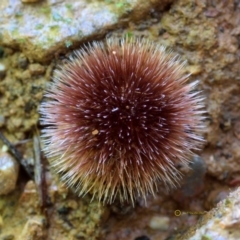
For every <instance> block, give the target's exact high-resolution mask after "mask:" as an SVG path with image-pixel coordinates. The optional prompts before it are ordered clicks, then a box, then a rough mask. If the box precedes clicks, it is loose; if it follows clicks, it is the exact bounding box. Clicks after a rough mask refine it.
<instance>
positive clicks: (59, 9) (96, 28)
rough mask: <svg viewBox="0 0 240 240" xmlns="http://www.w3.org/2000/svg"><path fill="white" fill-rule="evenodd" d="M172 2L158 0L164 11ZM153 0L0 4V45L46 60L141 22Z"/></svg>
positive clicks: (72, 0) (154, 3)
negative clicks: (138, 21)
mask: <svg viewBox="0 0 240 240" xmlns="http://www.w3.org/2000/svg"><path fill="white" fill-rule="evenodd" d="M171 2H172V0H164V1H161V5H160V6H159V7H158V8H160V9H164V8H165V7H166V6H167V4H169V3H171ZM157 3H158V1H157V0H152V1H144V0H131V1H125V0H124V1H120V2H118V1H111V0H109V1H108V0H107V1H90V2H89V1H87V0H78V1H74V0H69V1H64V0H49V1H41V2H39V3H34V4H24V3H22V2H21V1H8V0H3V1H1V5H0V12H1V15H0V23H1V26H0V45H1V44H3V45H4V46H11V47H15V48H16V47H17V48H20V49H21V51H22V52H23V53H24V54H25V55H26V56H27V57H28V58H29V59H30V60H38V61H46V60H50V59H51V58H52V56H53V55H58V54H59V53H60V52H66V51H67V50H68V48H70V47H72V46H75V47H76V46H77V45H79V44H80V43H81V42H83V41H87V40H91V39H93V37H94V36H96V35H97V36H98V37H100V36H101V35H103V34H106V33H107V32H108V31H109V30H110V29H114V28H116V27H117V26H119V27H120V26H123V25H126V24H127V23H128V22H129V21H137V20H141V18H143V16H144V15H146V13H147V12H148V11H150V9H151V8H153V7H154V6H155V5H156V4H157Z"/></svg>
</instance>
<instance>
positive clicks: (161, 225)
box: [148, 216, 170, 231]
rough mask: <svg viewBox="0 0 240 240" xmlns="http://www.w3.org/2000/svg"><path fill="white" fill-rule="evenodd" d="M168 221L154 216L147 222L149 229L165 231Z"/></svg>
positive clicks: (166, 218) (165, 218)
mask: <svg viewBox="0 0 240 240" xmlns="http://www.w3.org/2000/svg"><path fill="white" fill-rule="evenodd" d="M169 223H170V219H169V217H166V216H154V217H152V219H151V220H150V222H149V224H148V225H149V227H150V228H151V229H154V230H162V231H166V230H168V228H169Z"/></svg>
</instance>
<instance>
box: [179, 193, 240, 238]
mask: <svg viewBox="0 0 240 240" xmlns="http://www.w3.org/2000/svg"><path fill="white" fill-rule="evenodd" d="M239 227H240V188H238V189H237V190H236V191H235V192H232V193H230V195H229V197H228V198H227V199H225V200H223V201H222V202H220V203H219V204H218V205H217V207H216V208H214V209H212V210H211V211H210V212H209V213H207V214H206V215H204V217H203V218H202V219H201V220H200V221H199V222H198V224H197V225H196V226H194V227H192V228H190V229H189V230H188V232H187V233H186V234H183V236H181V237H179V238H178V240H199V239H203V240H219V239H221V240H236V239H240V231H239Z"/></svg>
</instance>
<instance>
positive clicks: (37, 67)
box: [29, 63, 45, 76]
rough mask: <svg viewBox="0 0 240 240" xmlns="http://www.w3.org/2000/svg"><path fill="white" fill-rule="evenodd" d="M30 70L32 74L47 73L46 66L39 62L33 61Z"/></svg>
mask: <svg viewBox="0 0 240 240" xmlns="http://www.w3.org/2000/svg"><path fill="white" fill-rule="evenodd" d="M29 71H30V73H31V75H32V76H38V75H42V74H44V73H45V67H44V66H42V65H41V64H39V63H32V64H30V65H29Z"/></svg>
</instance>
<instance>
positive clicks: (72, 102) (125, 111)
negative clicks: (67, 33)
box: [40, 38, 203, 204]
mask: <svg viewBox="0 0 240 240" xmlns="http://www.w3.org/2000/svg"><path fill="white" fill-rule="evenodd" d="M187 80H188V76H187V75H185V74H184V71H183V63H182V62H181V61H180V60H179V58H178V57H176V56H174V55H173V54H172V53H169V52H167V51H166V50H165V48H164V47H162V46H160V45H159V44H156V43H152V42H150V41H148V40H140V39H135V38H132V39H123V40H119V39H108V40H107V41H106V44H104V43H102V42H94V43H93V44H92V45H89V46H85V47H84V48H82V49H81V50H78V51H76V52H75V53H74V55H73V56H72V57H71V59H70V60H69V61H68V62H67V63H65V64H64V65H63V66H62V67H61V68H60V69H59V70H56V71H55V75H54V79H53V82H52V84H51V86H50V89H48V90H47V93H46V95H45V96H46V97H47V99H48V100H47V101H44V102H43V103H42V105H41V108H40V113H41V116H42V117H41V123H42V125H43V126H44V129H43V134H42V138H43V142H44V152H45V153H46V156H47V158H48V159H49V162H50V165H51V166H52V167H53V168H54V169H55V171H57V172H58V173H59V174H60V176H61V179H62V180H63V181H64V182H66V183H67V185H68V186H70V187H73V188H74V189H75V190H76V192H78V194H79V195H84V194H86V193H91V194H92V195H93V197H95V198H97V199H99V200H101V201H103V202H107V203H112V202H113V201H114V200H115V199H116V198H117V199H119V200H120V201H121V202H123V201H131V202H132V203H133V204H134V202H135V200H136V198H137V197H143V198H145V197H146V196H147V194H149V193H150V194H154V193H155V192H156V191H157V189H158V185H159V182H163V183H164V184H165V185H166V186H174V185H175V183H177V182H178V181H179V178H180V173H179V172H178V170H177V169H176V164H178V163H181V164H185V165H186V164H187V163H188V160H189V158H190V157H191V155H192V151H193V150H196V149H198V147H199V146H201V143H202V137H201V131H202V128H203V123H202V122H203V116H202V113H203V110H202V109H203V104H202V101H203V99H202V97H201V96H200V94H199V92H198V91H196V90H195V86H196V84H197V82H193V83H190V84H189V83H187Z"/></svg>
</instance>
